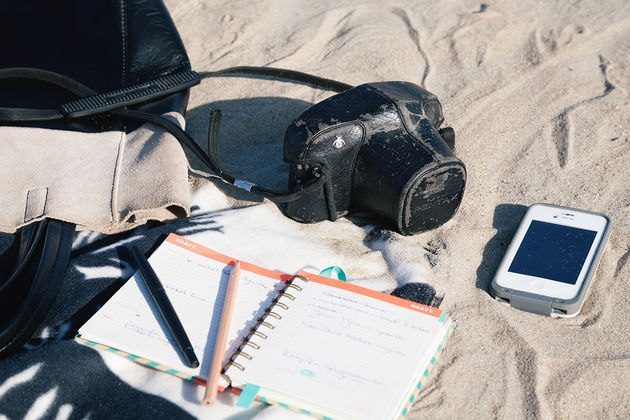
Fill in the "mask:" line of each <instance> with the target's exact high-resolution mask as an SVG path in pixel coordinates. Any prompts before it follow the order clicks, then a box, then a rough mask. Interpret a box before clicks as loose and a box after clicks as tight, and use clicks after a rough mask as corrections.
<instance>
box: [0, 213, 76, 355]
mask: <svg viewBox="0 0 630 420" xmlns="http://www.w3.org/2000/svg"><path fill="white" fill-rule="evenodd" d="M74 229H75V225H74V224H72V223H67V222H62V221H59V220H52V219H44V220H42V221H39V222H35V223H32V224H30V225H28V226H25V227H23V228H22V229H20V231H19V233H18V234H17V235H16V237H17V238H16V241H15V242H17V241H18V240H19V244H18V245H17V248H18V251H17V252H18V258H17V263H16V265H15V269H14V271H13V273H12V274H11V275H10V276H9V277H8V278H4V279H2V280H0V320H1V321H0V358H1V357H6V356H8V355H10V354H11V353H14V352H15V351H17V350H19V349H20V348H21V347H22V346H23V345H24V343H25V342H26V341H27V340H28V339H29V338H30V337H31V336H32V335H33V333H35V331H36V330H37V328H38V327H39V325H40V324H41V323H42V321H43V320H44V318H45V317H46V314H47V313H48V310H49V309H50V306H51V305H52V303H53V301H54V299H55V296H56V295H57V292H58V291H59V289H60V288H61V285H62V283H63V279H64V277H65V273H66V267H67V266H68V261H69V259H70V251H71V249H72V238H73V234H74Z"/></svg>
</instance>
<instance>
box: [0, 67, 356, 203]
mask: <svg viewBox="0 0 630 420" xmlns="http://www.w3.org/2000/svg"><path fill="white" fill-rule="evenodd" d="M237 74H243V75H247V76H250V75H257V76H262V77H272V78H279V79H286V80H290V81H295V82H300V83H306V84H310V85H314V86H317V87H320V88H323V89H327V90H331V91H334V92H343V91H345V90H348V89H350V88H352V86H351V85H348V84H346V83H342V82H337V81H335V80H331V79H326V78H323V77H319V76H313V75H310V74H308V73H302V72H298V71H294V70H287V69H279V68H272V67H251V66H239V67H230V68H226V69H223V70H217V71H214V72H203V73H200V74H198V73H195V72H193V71H189V72H182V73H179V74H176V75H170V76H165V77H162V78H159V79H155V80H153V81H149V82H146V83H141V84H139V85H134V86H130V87H128V88H125V89H121V90H116V91H113V92H106V93H101V94H99V93H97V92H95V91H94V90H92V89H91V88H89V87H87V86H85V85H83V84H81V83H80V82H78V81H76V80H74V79H72V78H70V77H67V76H64V75H62V74H59V73H55V72H51V71H46V70H40V69H33V68H25V67H13V68H6V69H1V70H0V80H2V79H11V78H18V79H34V80H39V81H44V82H47V83H51V84H54V85H56V86H59V87H61V88H63V89H65V90H67V91H68V92H71V93H73V94H75V95H76V96H77V97H79V99H77V100H75V101H71V102H68V103H66V104H63V105H61V106H60V107H59V108H58V109H29V108H7V107H0V122H10V123H15V122H37V121H51V120H61V119H73V118H80V117H86V116H90V115H95V114H100V113H103V112H109V113H111V114H112V115H116V116H118V117H121V118H124V119H131V120H137V121H141V122H148V123H151V124H155V125H157V126H159V127H161V128H163V129H164V130H166V131H168V132H169V133H170V134H172V135H173V136H174V137H175V138H176V139H177V140H178V141H179V142H180V143H181V144H182V145H184V146H186V147H187V148H188V149H189V150H191V151H192V152H193V153H194V154H195V155H196V156H197V157H198V158H199V159H200V160H201V161H202V162H203V163H205V164H206V165H207V166H208V167H209V168H210V169H211V170H212V172H214V173H215V174H216V176H218V177H219V178H220V179H222V180H223V181H225V182H227V183H229V184H232V185H234V186H236V187H239V188H242V189H245V190H247V191H251V192H253V193H256V194H259V195H262V196H264V197H266V198H268V199H270V200H272V201H274V202H289V201H294V200H296V199H298V198H300V197H301V196H302V195H304V194H306V193H310V192H312V191H314V190H316V189H318V188H321V187H322V186H323V185H324V184H325V183H326V182H327V181H328V171H327V168H324V167H320V168H318V171H317V173H316V174H315V175H316V176H315V178H314V179H313V180H312V181H310V182H308V183H306V184H304V185H301V186H300V187H299V189H298V190H296V191H289V190H277V189H273V188H268V187H263V186H260V185H256V184H253V183H250V182H248V181H245V180H241V179H237V178H236V177H234V176H233V175H231V174H230V173H229V172H227V171H226V170H225V168H224V167H223V164H222V162H221V159H220V157H219V146H218V130H219V121H220V115H219V117H217V114H214V117H212V116H211V121H210V132H209V134H208V146H209V154H206V153H205V152H204V150H203V149H202V148H201V147H199V145H198V144H197V142H195V140H194V139H193V138H192V137H191V136H190V135H189V134H188V133H186V132H185V131H184V130H182V129H181V127H179V126H178V125H177V124H174V123H172V122H171V121H169V120H167V119H166V118H164V117H162V116H159V115H155V114H151V113H149V112H143V111H138V110H133V109H129V108H127V107H128V106H131V105H135V104H138V103H142V102H145V101H147V100H151V99H155V98H158V97H161V96H165V95H168V94H171V93H173V92H176V91H179V90H183V89H187V88H189V87H191V86H194V85H196V84H198V83H199V82H200V81H201V80H202V79H205V78H209V77H221V76H226V75H237ZM213 118H214V119H213ZM217 118H218V119H217Z"/></svg>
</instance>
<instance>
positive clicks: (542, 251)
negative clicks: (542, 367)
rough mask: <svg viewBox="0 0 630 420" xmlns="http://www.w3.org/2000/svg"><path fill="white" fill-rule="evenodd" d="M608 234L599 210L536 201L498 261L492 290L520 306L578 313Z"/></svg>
mask: <svg viewBox="0 0 630 420" xmlns="http://www.w3.org/2000/svg"><path fill="white" fill-rule="evenodd" d="M609 235H610V219H609V218H608V217H607V216H605V215H603V214H600V213H593V212H590V211H585V210H577V209H571V208H567V207H559V206H554V205H550V204H534V205H532V206H531V207H529V208H528V209H527V212H526V213H525V216H523V220H522V221H521V224H520V225H519V227H518V229H517V231H516V233H515V234H514V238H513V239H512V242H511V243H510V246H509V248H508V250H507V252H506V253H505V256H504V257H503V261H501V265H500V266H499V268H498V270H497V272H496V274H495V276H494V278H493V279H492V283H491V285H490V294H491V295H492V296H493V297H494V298H495V299H497V300H499V301H501V302H504V303H508V304H510V305H511V306H512V307H514V308H517V309H521V310H523V311H528V312H534V313H538V314H543V315H550V316H557V317H571V316H575V315H577V314H578V312H579V311H580V309H581V308H582V304H583V303H584V298H585V297H586V293H587V292H588V289H589V285H590V283H591V280H592V278H593V276H594V275H595V271H596V270H597V266H598V265H599V260H600V259H601V257H602V254H603V252H604V248H605V247H606V243H607V242H608V237H609Z"/></svg>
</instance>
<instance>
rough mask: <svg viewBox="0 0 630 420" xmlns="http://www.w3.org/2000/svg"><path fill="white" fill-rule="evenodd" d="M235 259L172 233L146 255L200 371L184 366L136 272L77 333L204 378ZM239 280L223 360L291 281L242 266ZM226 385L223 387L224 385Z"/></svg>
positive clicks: (285, 276)
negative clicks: (281, 289) (152, 251)
mask: <svg viewBox="0 0 630 420" xmlns="http://www.w3.org/2000/svg"><path fill="white" fill-rule="evenodd" d="M231 261H233V260H232V259H231V258H230V257H227V256H224V255H221V254H218V253H216V252H214V251H212V250H209V249H207V248H205V247H203V246H201V245H199V244H195V243H193V242H191V241H187V240H185V239H184V238H181V237H179V236H177V235H174V234H171V235H170V236H169V237H168V238H167V240H166V241H165V242H163V243H162V244H161V245H160V246H159V248H158V249H157V250H156V251H155V252H154V253H153V254H152V255H151V257H149V262H150V264H151V266H152V267H153V269H154V271H155V272H156V274H157V275H158V277H159V279H160V281H161V282H162V284H163V286H164V288H165V290H166V294H167V295H168V297H169V300H170V301H171V303H172V304H173V307H174V309H175V312H176V313H177V314H178V316H179V318H180V321H181V323H182V325H183V327H184V329H185V330H186V334H187V335H188V338H189V339H190V341H191V344H192V345H193V348H194V350H195V354H196V355H197V358H198V359H199V361H200V367H199V368H196V369H193V368H189V367H187V366H185V365H184V364H183V362H182V360H181V357H180V355H179V353H178V352H177V351H176V350H175V347H174V345H173V344H171V340H173V339H172V338H171V337H170V334H169V333H168V330H167V329H166V326H165V325H164V324H163V323H162V321H161V317H160V316H159V314H158V313H157V312H156V311H155V308H154V307H152V306H153V304H152V303H149V302H150V300H148V299H147V298H146V296H148V295H145V294H147V293H148V292H147V291H146V287H145V285H144V283H143V281H142V279H141V277H140V274H139V273H136V274H134V276H133V277H132V278H131V279H130V280H129V281H127V282H126V283H125V284H124V285H123V286H122V287H121V288H120V289H119V290H118V292H116V293H115V294H114V296H112V298H111V299H110V300H109V301H107V303H106V304H105V305H104V306H103V307H102V308H101V309H100V310H99V311H98V312H97V313H96V314H95V315H94V316H93V317H92V318H91V319H90V320H89V321H88V322H87V323H86V324H85V325H83V326H82V327H81V329H80V330H79V334H80V335H81V336H82V338H85V339H87V340H91V341H95V342H98V343H101V344H105V345H107V346H110V347H114V348H116V349H119V350H123V351H126V352H128V353H131V354H134V355H136V356H140V357H143V358H145V359H149V360H151V361H154V362H156V363H159V364H162V365H165V366H168V367H169V368H172V369H175V370H178V371H181V372H184V373H187V374H190V375H191V376H201V377H207V376H208V373H209V371H210V366H211V363H212V355H213V352H214V343H215V340H216V336H217V334H218V328H219V324H220V319H221V312H222V310H223V302H224V297H225V293H226V291H227V286H228V280H229V274H230V272H231V266H229V265H228V263H230V262H231ZM241 270H242V271H241V280H240V282H239V289H238V293H237V297H236V304H235V309H234V315H233V318H232V323H231V328H230V334H229V338H228V349H227V351H226V359H227V358H228V357H229V355H230V354H231V353H232V352H233V351H235V350H236V347H238V344H239V343H240V342H241V341H242V339H243V338H244V336H245V335H247V333H248V332H249V328H250V327H251V326H252V325H253V323H255V321H252V320H256V319H257V318H258V317H259V316H261V315H262V313H263V311H264V309H265V308H266V307H267V306H268V305H269V304H270V303H271V300H272V299H273V298H274V297H275V296H276V294H277V289H279V288H280V287H281V286H282V285H284V281H286V280H287V279H289V278H290V276H288V275H286V274H281V273H278V272H274V271H271V270H265V269H262V268H260V267H257V266H254V265H252V264H248V263H246V262H241ZM222 385H223V386H225V385H227V384H226V383H223V384H222Z"/></svg>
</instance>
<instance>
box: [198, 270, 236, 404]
mask: <svg viewBox="0 0 630 420" xmlns="http://www.w3.org/2000/svg"><path fill="white" fill-rule="evenodd" d="M240 278H241V265H240V263H239V262H238V261H237V262H236V264H234V267H233V268H232V272H231V273H230V279H229V282H228V289H227V293H226V294H225V302H224V303H223V311H222V313H221V323H220V324H219V333H218V334H217V339H216V342H215V344H214V354H213V355H212V366H211V369H210V375H209V376H208V381H207V385H206V394H205V396H204V397H203V403H204V405H206V406H208V407H209V406H211V405H212V404H213V403H214V400H215V399H216V397H217V388H218V385H219V376H220V375H221V368H222V365H223V358H224V357H225V346H226V344H227V339H228V335H229V332H230V323H231V322H232V313H233V312H234V304H235V301H236V292H237V290H238V283H239V280H240Z"/></svg>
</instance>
